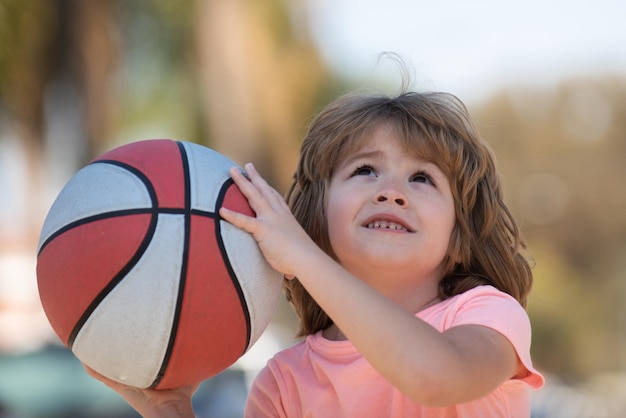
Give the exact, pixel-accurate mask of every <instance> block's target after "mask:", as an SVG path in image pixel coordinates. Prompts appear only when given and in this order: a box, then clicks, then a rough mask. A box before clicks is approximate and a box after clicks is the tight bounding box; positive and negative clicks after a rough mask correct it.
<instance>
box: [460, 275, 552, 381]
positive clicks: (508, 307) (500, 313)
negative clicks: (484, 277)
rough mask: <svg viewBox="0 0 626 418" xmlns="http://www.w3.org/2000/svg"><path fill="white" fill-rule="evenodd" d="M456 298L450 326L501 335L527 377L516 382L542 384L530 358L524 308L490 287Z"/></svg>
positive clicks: (480, 288) (528, 330) (526, 315)
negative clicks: (482, 328)
mask: <svg viewBox="0 0 626 418" xmlns="http://www.w3.org/2000/svg"><path fill="white" fill-rule="evenodd" d="M463 296H465V297H461V298H459V302H458V303H459V304H458V306H457V311H456V313H455V316H454V319H453V320H452V323H451V324H450V325H451V326H458V325H469V324H473V325H483V326H486V327H489V328H491V329H494V330H495V331H498V332H499V333H500V334H502V335H504V336H505V337H506V338H507V339H508V340H509V341H510V342H511V344H512V345H513V347H514V349H515V351H516V352H517V355H518V357H519V358H520V360H521V362H522V364H523V365H524V367H525V368H526V370H527V371H528V374H527V375H526V376H524V377H522V378H520V380H522V381H524V382H526V383H528V384H529V385H530V386H531V387H533V388H537V389H538V388H540V387H542V386H543V384H544V379H543V376H542V375H541V374H540V373H539V372H538V371H537V370H535V368H534V367H533V365H532V360H531V358H530V344H531V326H530V319H529V318H528V314H527V313H526V311H525V310H524V308H523V307H522V306H521V305H520V304H519V302H517V300H515V299H514V298H513V297H511V296H510V295H508V294H506V293H504V292H501V291H499V290H497V289H495V288H493V287H491V286H480V287H478V288H475V289H472V290H469V291H467V292H466V294H464V295H463Z"/></svg>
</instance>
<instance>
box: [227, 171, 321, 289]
mask: <svg viewBox="0 0 626 418" xmlns="http://www.w3.org/2000/svg"><path fill="white" fill-rule="evenodd" d="M245 168H246V173H247V175H248V178H249V179H248V178H246V177H245V176H244V175H243V174H242V173H241V171H240V170H239V169H238V168H236V167H234V168H232V169H231V170H230V174H231V177H232V178H233V180H234V181H235V183H236V184H237V186H238V187H239V189H240V190H241V192H242V193H243V194H244V196H245V197H246V198H247V199H248V203H249V204H250V206H251V207H252V209H253V210H254V212H255V213H256V217H250V216H247V215H243V214H241V213H238V212H234V211H231V210H229V209H226V208H221V209H220V215H221V216H222V217H223V218H224V219H225V220H226V221H228V222H230V223H231V224H233V225H235V226H236V227H238V228H241V229H243V230H244V231H247V232H249V233H250V234H252V236H254V238H255V239H256V240H257V242H258V244H259V248H260V249H261V251H262V252H263V255H264V256H265V258H266V259H267V261H268V262H269V263H270V265H271V266H272V267H273V268H274V269H275V270H277V271H279V272H281V273H283V274H284V275H285V277H286V278H293V277H294V276H297V272H296V269H297V266H299V265H300V264H299V261H300V260H301V259H302V258H301V257H302V256H306V255H307V254H311V253H312V252H313V253H314V252H315V251H321V250H320V249H319V247H318V246H317V245H316V244H315V243H314V242H313V240H311V238H310V237H309V236H308V235H307V233H306V232H305V231H304V229H303V228H302V227H301V226H300V224H299V223H298V221H297V220H296V219H295V218H294V216H293V215H292V213H291V210H290V209H289V207H288V206H287V203H286V202H285V200H284V199H283V197H282V196H281V195H280V193H278V192H277V191H276V190H275V189H274V188H272V187H271V186H270V185H269V184H268V183H267V182H266V181H265V180H264V179H263V178H262V177H261V176H260V175H259V173H258V172H257V171H256V169H255V168H254V166H253V165H252V164H250V163H249V164H246V166H245Z"/></svg>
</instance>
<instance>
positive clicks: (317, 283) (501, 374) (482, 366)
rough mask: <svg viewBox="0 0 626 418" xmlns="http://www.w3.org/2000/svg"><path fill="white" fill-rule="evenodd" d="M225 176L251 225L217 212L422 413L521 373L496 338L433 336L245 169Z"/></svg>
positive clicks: (492, 334) (460, 332) (474, 328)
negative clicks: (322, 244)
mask: <svg viewBox="0 0 626 418" xmlns="http://www.w3.org/2000/svg"><path fill="white" fill-rule="evenodd" d="M246 170H247V173H248V175H249V178H250V181H248V180H247V179H246V178H245V177H244V176H243V175H242V174H241V173H240V172H239V171H238V170H236V169H234V170H233V171H231V175H232V177H233V179H234V180H235V182H236V183H237V185H238V186H239V188H240V189H241V190H242V192H243V193H244V195H245V196H246V197H247V198H248V200H249V202H250V205H251V206H252V209H253V210H254V211H255V213H256V218H251V217H248V216H245V215H241V214H236V213H233V212H231V211H228V210H222V211H221V212H220V214H221V215H222V216H223V217H224V219H226V220H227V221H228V222H231V223H232V224H234V225H235V226H237V227H240V228H242V229H244V230H246V231H248V232H250V233H251V234H252V235H253V236H254V237H255V239H256V240H257V241H258V243H259V246H260V248H261V250H262V251H263V254H264V255H265V257H266V258H267V259H268V261H269V262H270V263H271V264H272V266H273V267H274V268H275V269H277V270H279V271H281V272H282V273H283V274H285V275H286V277H293V276H297V277H298V280H300V282H301V283H302V285H303V286H304V287H305V288H306V289H307V291H308V292H309V293H310V294H311V296H312V297H313V298H314V299H315V300H316V301H317V303H318V304H319V305H320V306H321V307H322V308H323V309H324V311H325V312H326V313H327V314H328V315H329V316H330V317H331V318H332V319H333V321H334V322H335V324H336V325H337V326H338V327H339V329H340V330H341V331H342V332H343V333H344V334H345V335H346V336H347V337H348V338H349V339H350V341H351V342H352V343H353V344H354V345H355V347H356V348H357V349H358V350H359V351H360V352H361V354H362V355H363V356H364V357H365V358H366V359H367V360H368V361H369V362H370V364H372V366H373V367H375V368H376V369H377V370H378V371H379V372H380V373H381V374H382V375H383V376H384V377H385V378H386V379H387V380H389V381H390V382H391V383H392V384H393V385H394V386H395V387H397V388H398V389H399V390H401V391H402V392H403V393H405V394H406V395H407V396H409V397H410V398H412V399H413V400H415V401H416V402H418V403H420V404H422V405H427V406H442V405H451V404H456V403H461V402H466V401H469V400H472V399H477V398H479V397H482V396H484V395H486V394H488V393H489V392H491V391H493V390H494V389H495V388H497V387H498V386H499V385H500V384H501V383H502V382H504V381H505V380H507V379H509V378H511V377H513V376H515V375H516V374H518V372H519V371H521V370H522V369H521V367H522V366H521V363H520V362H519V360H518V358H517V354H516V352H515V350H514V348H513V346H512V344H511V343H510V342H509V341H508V340H507V339H506V338H505V337H504V336H503V335H501V334H499V333H498V332H496V331H494V330H492V329H490V328H487V327H483V326H478V325H465V326H459V327H455V328H452V329H450V330H448V331H446V332H444V333H440V332H438V331H437V330H435V329H434V328H433V327H431V326H430V325H429V324H427V323H425V322H424V321H422V320H420V319H418V318H416V317H415V315H414V314H413V313H411V312H408V311H407V310H405V309H404V308H402V307H401V306H399V305H398V304H396V303H394V302H392V301H391V300H389V299H387V298H386V297H385V296H383V295H382V294H380V293H378V292H377V291H375V290H374V289H372V288H371V287H370V286H368V285H367V284H365V283H364V282H362V281H361V280H359V279H358V278H357V277H355V276H353V275H352V274H350V273H349V272H348V271H346V270H345V269H344V268H343V267H341V266H340V265H339V264H338V263H336V262H335V261H334V260H333V259H332V258H330V257H329V256H328V255H326V254H325V253H324V252H323V251H322V250H321V249H319V247H318V246H317V245H316V244H315V243H314V242H313V241H312V240H311V239H310V238H309V236H308V235H307V234H306V233H305V231H304V230H303V229H302V228H301V227H300V225H299V224H298V222H297V221H296V219H295V218H294V217H293V216H292V215H291V212H290V210H289V208H288V206H287V205H286V203H285V201H284V199H283V198H282V196H280V194H279V193H278V192H277V191H275V190H274V189H273V188H271V187H270V186H269V185H268V184H267V183H266V182H265V181H264V180H263V179H262V178H261V177H260V176H259V174H258V173H257V172H256V171H255V169H254V168H253V167H252V166H251V165H248V166H246Z"/></svg>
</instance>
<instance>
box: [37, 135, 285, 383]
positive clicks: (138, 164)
mask: <svg viewBox="0 0 626 418" xmlns="http://www.w3.org/2000/svg"><path fill="white" fill-rule="evenodd" d="M233 166H235V163H233V162H232V161H230V160H229V159H228V158H226V157H225V156H223V155H222V154H220V153H218V152H216V151H213V150H211V149H209V148H207V147H204V146H201V145H197V144H193V143H189V142H183V141H173V140H168V139H163V140H161V139H159V140H144V141H139V142H134V143H131V144H128V145H123V146H121V147H119V148H115V149H113V150H111V151H109V152H107V153H105V154H103V155H101V156H100V157H98V158H96V159H95V160H93V161H92V162H90V163H89V164H88V165H86V166H85V167H83V168H82V169H81V170H79V171H78V172H77V173H76V174H75V175H74V176H73V177H72V178H71V179H70V181H69V182H68V183H67V184H66V185H65V187H64V188H63V189H62V190H61V192H60V193H59V195H58V196H57V198H56V200H55V201H54V203H53V204H52V206H51V208H50V210H49V212H48V214H47V217H46V219H45V221H44V224H43V227H42V231H41V236H40V239H39V244H38V250H37V283H38V288H39V295H40V298H41V302H42V305H43V308H44V311H45V313H46V316H47V317H48V320H49V321H50V324H51V325H52V328H53V329H54V331H55V332H56V334H57V335H58V336H59V338H60V339H61V341H62V343H63V344H65V345H66V346H67V347H68V348H69V349H71V351H72V352H73V353H74V355H75V356H76V357H77V358H78V359H79V360H80V361H82V362H83V363H85V364H86V365H88V366H89V367H90V368H92V369H94V370H95V371H97V372H98V373H100V374H102V375H104V376H106V377H108V378H110V379H112V380H115V381H118V382H122V383H124V384H127V385H130V386H135V387H139V388H148V387H150V388H157V389H163V388H174V387H179V386H184V385H189V384H192V383H198V382H200V381H202V380H205V379H207V378H209V377H211V376H214V375H216V374H217V373H219V372H220V371H222V370H224V369H226V368H227V367H228V366H230V365H231V364H233V363H234V362H235V361H236V360H237V359H238V358H239V357H241V356H242V355H243V354H244V353H245V352H246V351H247V350H248V349H249V348H250V347H251V346H252V345H253V344H254V343H255V342H256V341H257V339H258V338H259V337H260V335H261V334H262V333H263V331H264V330H265V328H266V327H267V325H268V323H269V321H270V319H271V317H272V315H273V312H274V310H275V307H276V304H277V302H278V299H279V295H280V289H281V284H282V276H281V275H280V274H279V273H278V272H276V271H275V270H273V269H272V268H271V267H270V265H269V264H268V263H267V262H266V261H265V259H264V258H263V255H262V254H261V252H260V250H259V248H258V246H257V243H256V241H255V240H254V239H253V238H252V236H251V235H250V234H248V233H247V232H245V231H242V230H240V229H238V228H236V227H234V226H233V225H231V224H229V223H228V222H226V221H224V220H222V219H221V218H220V216H219V215H218V210H219V208H220V207H222V206H224V207H227V208H229V209H231V210H235V211H238V212H240V213H244V214H248V215H250V216H254V212H253V211H252V209H251V208H250V206H249V205H248V202H247V200H246V198H245V197H244V196H243V195H242V194H241V192H240V191H239V189H238V188H237V186H236V185H235V184H234V183H233V181H232V180H231V179H230V175H229V173H228V170H229V169H230V168H231V167H233Z"/></svg>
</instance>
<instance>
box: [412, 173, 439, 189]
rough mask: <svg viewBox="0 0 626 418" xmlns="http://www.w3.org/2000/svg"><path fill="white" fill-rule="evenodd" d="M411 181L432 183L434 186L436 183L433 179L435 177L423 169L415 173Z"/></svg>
mask: <svg viewBox="0 0 626 418" xmlns="http://www.w3.org/2000/svg"><path fill="white" fill-rule="evenodd" d="M411 181H413V182H416V183H425V184H432V185H433V186H434V185H435V182H434V181H433V178H432V177H431V176H430V174H428V173H425V172H423V171H419V172H417V173H415V174H414V175H413V177H411Z"/></svg>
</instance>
